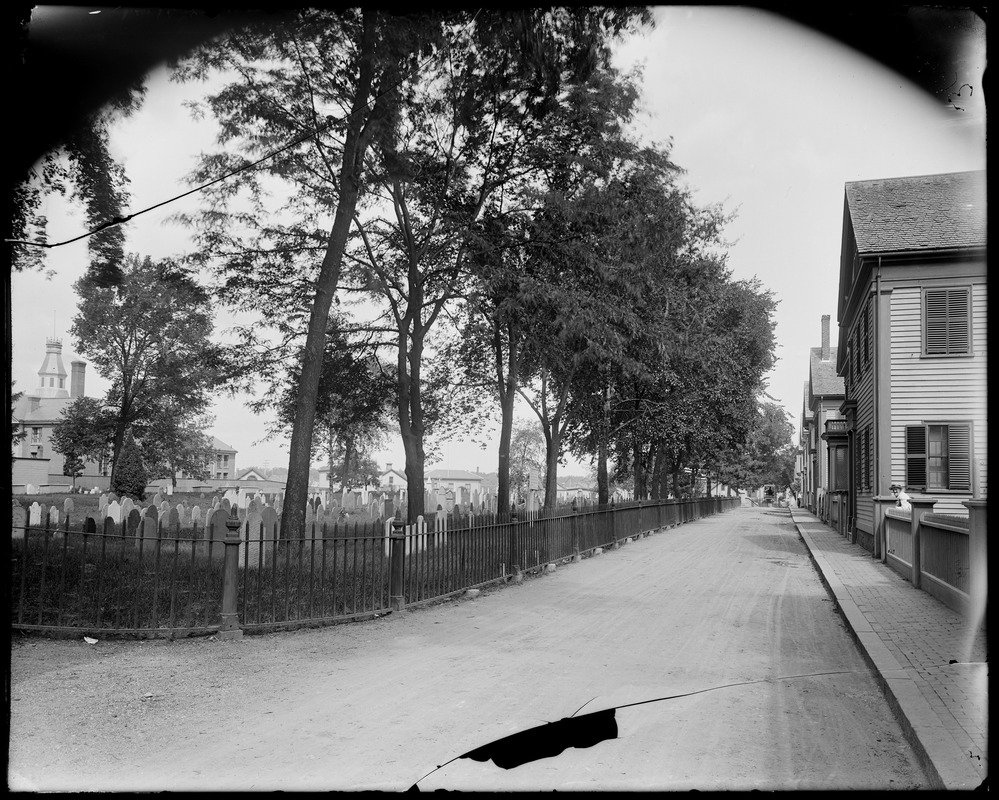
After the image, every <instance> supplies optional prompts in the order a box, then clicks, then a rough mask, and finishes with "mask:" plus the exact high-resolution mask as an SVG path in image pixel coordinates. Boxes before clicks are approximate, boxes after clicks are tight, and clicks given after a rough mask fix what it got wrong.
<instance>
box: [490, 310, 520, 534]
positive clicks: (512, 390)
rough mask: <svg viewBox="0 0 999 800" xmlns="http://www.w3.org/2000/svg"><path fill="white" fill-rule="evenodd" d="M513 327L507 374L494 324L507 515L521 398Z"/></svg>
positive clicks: (502, 498)
mask: <svg viewBox="0 0 999 800" xmlns="http://www.w3.org/2000/svg"><path fill="white" fill-rule="evenodd" d="M512 328H513V326H512V325H511V326H510V330H509V337H508V341H507V366H506V376H505V377H504V375H503V341H502V337H501V336H500V331H499V326H498V325H496V324H495V323H494V325H493V352H494V355H495V357H496V388H497V391H498V392H499V398H500V440H499V454H498V455H499V464H498V465H497V470H498V472H497V475H496V478H497V485H496V512H497V513H498V514H501V515H503V516H504V517H505V516H506V515H508V514H509V513H510V442H511V440H512V438H513V408H514V402H515V400H516V399H517V381H518V379H519V372H520V370H519V360H518V358H517V350H516V346H515V345H514V342H515V341H516V340H515V339H514V334H515V332H514V331H513V330H512Z"/></svg>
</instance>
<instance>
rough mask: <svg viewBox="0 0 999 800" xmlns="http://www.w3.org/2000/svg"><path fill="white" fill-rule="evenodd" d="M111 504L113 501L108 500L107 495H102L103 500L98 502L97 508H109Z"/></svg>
mask: <svg viewBox="0 0 999 800" xmlns="http://www.w3.org/2000/svg"><path fill="white" fill-rule="evenodd" d="M110 502H111V501H110V500H109V499H108V496H107V495H106V494H101V499H100V500H98V501H97V507H98V508H107V507H108V503H110Z"/></svg>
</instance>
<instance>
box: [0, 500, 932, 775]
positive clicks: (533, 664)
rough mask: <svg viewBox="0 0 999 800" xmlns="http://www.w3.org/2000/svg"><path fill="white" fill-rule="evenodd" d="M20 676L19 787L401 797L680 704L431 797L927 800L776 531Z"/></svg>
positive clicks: (715, 522)
mask: <svg viewBox="0 0 999 800" xmlns="http://www.w3.org/2000/svg"><path fill="white" fill-rule="evenodd" d="M11 662H12V663H11V666H12V681H11V684H12V697H11V709H12V710H11V746H10V771H9V777H8V780H9V785H10V787H11V788H12V789H15V790H44V791H51V790H55V791H71V790H84V791H87V790H98V791H100V790H118V791H120V790H178V791H180V790H206V789H207V790H224V789H225V790H239V789H243V790H247V789H257V790H270V789H284V790H330V789H333V790H349V789H385V790H396V791H399V790H404V789H407V788H409V787H410V786H412V785H413V784H414V783H415V782H417V781H418V780H420V779H421V778H423V776H425V775H427V773H429V772H432V771H433V770H434V769H435V767H436V766H437V765H440V764H444V763H445V762H446V761H448V760H449V759H452V758H454V757H456V756H458V755H460V754H462V753H464V752H466V751H468V750H470V749H472V748H475V747H477V746H480V745H484V744H486V743H488V742H491V741H493V740H496V739H499V738H501V737H503V736H507V735H509V734H511V733H514V732H516V731H518V730H524V729H527V728H531V727H533V726H536V725H540V724H543V723H545V722H552V721H555V720H558V719H561V718H563V717H568V716H570V715H572V714H573V713H574V712H576V711H577V710H578V709H580V707H581V706H584V705H585V708H584V709H583V711H582V712H581V713H586V712H589V711H596V710H598V709H602V708H609V707H613V706H616V705H621V704H624V703H630V702H636V701H642V700H647V699H651V698H656V697H663V696H672V695H677V694H683V693H695V694H689V696H687V697H683V698H680V699H677V700H672V701H667V702H663V703H655V704H649V705H646V706H643V707H641V708H642V711H641V713H640V714H638V713H636V714H634V715H632V716H631V717H629V718H628V719H627V720H626V719H625V715H624V713H623V712H622V713H621V714H620V721H621V726H620V732H619V735H618V738H617V739H615V740H613V741H606V742H603V743H600V744H597V745H595V746H593V747H592V748H588V749H570V750H567V751H566V752H565V753H564V754H563V755H561V756H558V757H556V758H547V759H543V760H540V761H537V762H534V763H532V764H528V765H525V766H523V767H520V768H517V769H512V770H508V771H503V770H498V769H496V768H495V766H494V765H492V764H472V763H470V762H468V761H467V760H462V761H459V762H456V764H454V765H451V767H450V768H449V769H450V770H451V772H448V771H446V770H441V771H439V772H436V773H434V774H433V775H431V776H430V777H429V778H427V779H426V780H425V781H423V782H421V783H420V788H421V789H429V788H433V787H435V786H439V785H450V786H451V788H482V789H501V788H541V787H547V786H557V787H559V788H566V789H571V788H576V789H612V788H624V789H629V788H630V789H636V788H646V789H649V788H681V789H689V788H700V789H711V788H716V789H741V788H761V789H767V788H770V789H777V788H815V787H825V788H854V789H856V788H901V789H904V788H916V787H918V786H921V785H924V778H923V776H922V775H921V773H920V771H919V769H918V767H917V766H916V764H915V760H914V758H913V757H912V754H911V752H910V750H909V748H908V746H907V745H906V744H905V742H904V740H903V737H902V735H901V731H900V730H899V728H898V724H897V723H896V722H895V720H894V719H893V718H892V716H891V714H890V712H889V711H888V709H887V706H886V705H885V703H884V700H883V698H882V697H881V695H880V693H879V692H878V690H877V688H876V686H875V684H874V681H873V679H872V678H871V676H870V675H869V673H868V672H867V668H866V666H865V665H864V664H863V661H862V659H861V658H860V656H859V654H858V653H857V652H856V649H855V647H854V645H853V643H852V641H851V640H850V638H849V635H848V634H847V632H846V631H845V629H844V628H843V625H842V622H841V621H840V620H839V618H838V616H837V615H836V614H835V612H834V611H833V608H832V603H831V602H830V601H829V598H828V596H827V595H826V594H825V592H824V590H823V588H822V586H821V583H820V581H819V579H818V577H817V575H816V574H815V572H814V570H813V568H812V567H811V564H810V562H809V560H808V557H807V554H806V553H805V551H804V548H803V546H802V544H801V542H800V541H799V540H798V539H797V537H796V535H795V533H794V530H793V525H790V523H789V520H788V519H787V518H786V515H783V516H782V515H779V514H772V513H771V514H768V513H766V512H761V511H759V510H748V509H746V510H738V511H735V512H732V513H730V514H726V515H722V516H720V517H717V518H712V519H707V520H700V521H698V522H695V523H690V524H688V525H684V526H681V527H679V528H676V529H673V530H671V531H668V532H666V533H662V534H657V535H655V536H652V537H649V538H645V539H640V540H637V541H635V542H633V543H631V544H628V545H626V546H625V547H623V548H622V549H620V550H617V551H611V552H607V553H604V554H603V555H601V556H598V557H596V558H591V559H587V560H585V561H583V562H582V563H579V564H573V565H567V566H562V567H559V569H558V570H557V571H556V572H555V573H554V574H550V575H544V576H539V577H535V578H531V579H528V580H526V581H525V582H524V583H523V584H520V585H510V586H506V587H503V588H501V589H496V590H493V591H487V592H485V593H483V594H482V595H481V596H479V597H478V598H475V599H462V600H457V601H451V602H446V603H441V604H438V605H433V606H427V607H423V608H418V609H415V610H412V611H404V612H400V613H395V614H391V615H388V616H386V617H382V618H378V619H374V620H371V621H368V622H363V623H354V624H348V625H339V626H335V627H331V628H323V629H314V630H303V631H297V632H290V633H277V634H271V635H267V636H252V637H251V636H245V637H244V638H243V639H242V641H239V642H221V641H213V640H210V639H192V640H184V641H176V642H165V641H147V642H107V641H102V642H99V643H98V644H96V645H88V644H86V643H84V642H83V641H82V640H80V641H49V640H40V639H21V640H15V641H14V642H13V643H12V646H11ZM736 684H737V685H736ZM719 687H728V688H719ZM704 690H708V691H704ZM447 780H454V781H455V782H456V783H455V784H448V783H447ZM458 782H464V783H463V784H462V785H460V786H459V783H458Z"/></svg>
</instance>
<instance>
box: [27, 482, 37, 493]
mask: <svg viewBox="0 0 999 800" xmlns="http://www.w3.org/2000/svg"><path fill="white" fill-rule="evenodd" d="M24 493H25V494H38V487H37V486H35V485H34V484H33V483H29V484H27V485H26V486H25V487H24Z"/></svg>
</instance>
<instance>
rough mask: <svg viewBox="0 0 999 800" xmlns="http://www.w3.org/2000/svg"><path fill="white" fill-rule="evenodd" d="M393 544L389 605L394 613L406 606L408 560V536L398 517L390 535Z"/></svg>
mask: <svg viewBox="0 0 999 800" xmlns="http://www.w3.org/2000/svg"><path fill="white" fill-rule="evenodd" d="M389 538H390V539H391V542H392V549H391V555H390V556H389V558H390V559H391V562H390V564H389V575H390V582H389V605H391V606H392V610H393V611H401V610H402V608H403V606H405V605H406V598H405V596H404V595H403V575H404V574H405V573H404V563H405V558H406V534H405V532H404V531H403V521H402V520H401V519H399V518H398V517H393V518H392V532H391V533H390V534H389Z"/></svg>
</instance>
